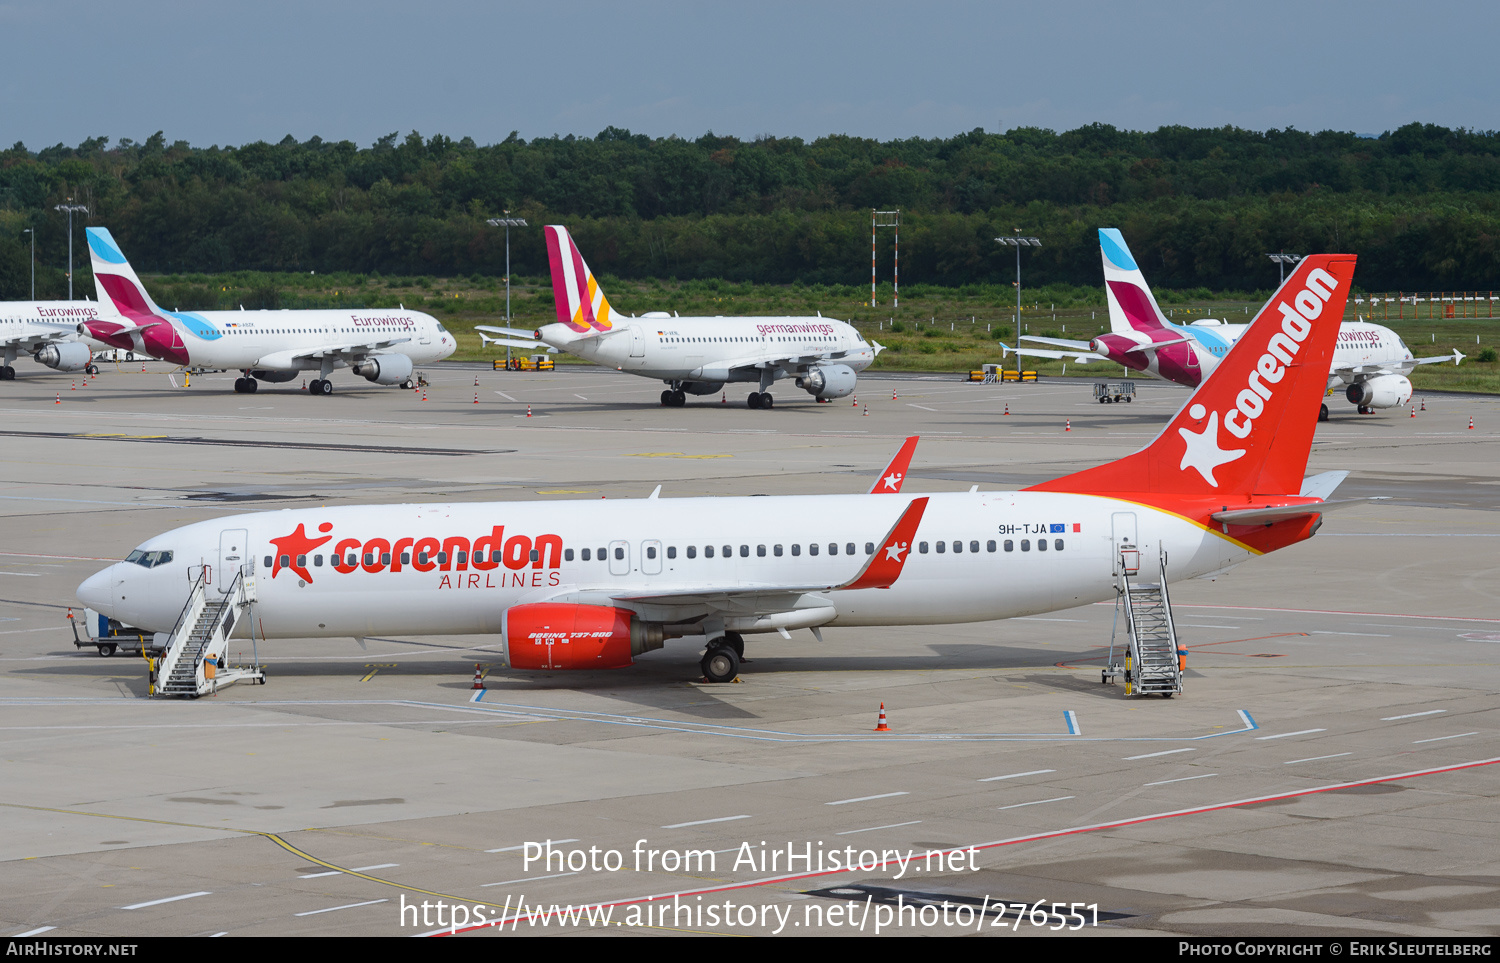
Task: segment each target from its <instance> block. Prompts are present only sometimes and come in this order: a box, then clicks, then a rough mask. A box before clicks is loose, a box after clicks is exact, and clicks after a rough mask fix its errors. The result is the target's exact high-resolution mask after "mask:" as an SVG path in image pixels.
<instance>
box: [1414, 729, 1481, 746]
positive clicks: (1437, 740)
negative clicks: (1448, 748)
mask: <svg viewBox="0 0 1500 963" xmlns="http://www.w3.org/2000/svg"><path fill="white" fill-rule="evenodd" d="M1477 735H1479V732H1478V730H1476V731H1474V732H1460V733H1459V734H1458V735H1456V736H1438V737H1437V738H1436V739H1418V740H1417V741H1416V742H1414V743H1412V745H1414V746H1420V745H1421V744H1422V743H1424V742H1442V741H1443V740H1444V739H1462V738H1463V737H1464V736H1477Z"/></svg>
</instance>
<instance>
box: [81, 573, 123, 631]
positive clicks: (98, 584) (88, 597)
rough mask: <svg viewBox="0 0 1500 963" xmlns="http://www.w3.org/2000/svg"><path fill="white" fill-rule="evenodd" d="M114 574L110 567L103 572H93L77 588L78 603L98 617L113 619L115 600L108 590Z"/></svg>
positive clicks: (112, 593)
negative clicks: (98, 615) (97, 614)
mask: <svg viewBox="0 0 1500 963" xmlns="http://www.w3.org/2000/svg"><path fill="white" fill-rule="evenodd" d="M114 572H115V569H114V566H113V565H111V566H110V567H109V568H107V569H105V570H104V571H102V572H95V573H94V574H93V575H90V576H89V577H88V578H86V579H84V580H83V584H82V585H80V586H78V593H77V594H78V601H80V602H82V603H83V604H84V605H87V606H88V607H89V608H91V609H93V610H94V611H95V612H98V613H99V614H100V615H106V616H109V617H110V618H114V614H115V605H114V603H115V599H114V592H113V591H112V590H111V589H110V584H111V583H112V582H113V581H114Z"/></svg>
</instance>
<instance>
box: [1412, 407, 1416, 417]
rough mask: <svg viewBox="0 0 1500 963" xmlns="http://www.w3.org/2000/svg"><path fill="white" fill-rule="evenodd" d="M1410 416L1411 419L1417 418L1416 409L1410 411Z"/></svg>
mask: <svg viewBox="0 0 1500 963" xmlns="http://www.w3.org/2000/svg"><path fill="white" fill-rule="evenodd" d="M1411 416H1412V417H1413V418H1415V417H1416V416H1417V409H1415V408H1413V409H1412V410H1411Z"/></svg>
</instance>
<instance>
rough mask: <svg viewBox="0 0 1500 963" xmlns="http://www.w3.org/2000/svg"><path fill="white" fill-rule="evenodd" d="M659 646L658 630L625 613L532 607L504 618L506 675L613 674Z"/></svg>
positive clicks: (542, 605)
mask: <svg viewBox="0 0 1500 963" xmlns="http://www.w3.org/2000/svg"><path fill="white" fill-rule="evenodd" d="M661 646H662V631H661V626H659V625H649V624H647V623H645V622H642V621H640V620H639V619H637V618H636V617H635V613H634V612H631V611H629V610H627V609H617V608H613V607H609V606H603V605H569V604H566V603H557V602H538V603H536V604H534V605H518V606H516V607H515V608H512V609H511V610H510V611H508V612H506V613H505V651H506V652H507V654H508V655H509V658H510V667H511V668H512V669H618V668H620V667H622V666H627V665H630V664H631V663H632V662H633V661H635V657H636V656H638V655H640V654H641V653H642V652H649V651H651V650H652V649H659V648H661Z"/></svg>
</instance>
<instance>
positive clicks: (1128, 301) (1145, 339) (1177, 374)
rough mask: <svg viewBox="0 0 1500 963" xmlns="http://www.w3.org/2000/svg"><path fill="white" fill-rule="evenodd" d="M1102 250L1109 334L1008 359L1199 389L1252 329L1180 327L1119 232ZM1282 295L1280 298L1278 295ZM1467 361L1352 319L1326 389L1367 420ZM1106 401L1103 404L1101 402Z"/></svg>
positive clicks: (1102, 236)
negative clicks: (1109, 370) (1105, 366)
mask: <svg viewBox="0 0 1500 963" xmlns="http://www.w3.org/2000/svg"><path fill="white" fill-rule="evenodd" d="M1099 250H1100V254H1101V256H1102V257H1103V260H1104V288H1105V294H1106V297H1107V299H1108V302H1109V327H1110V332H1109V333H1108V334H1101V335H1099V336H1098V337H1097V338H1094V339H1093V340H1092V341H1069V340H1067V339H1065V338H1046V337H1039V336H1030V335H1023V336H1022V338H1021V340H1023V341H1031V342H1035V343H1038V344H1047V345H1052V346H1053V347H1052V348H1051V349H1048V348H1019V349H1018V348H1011V347H1008V346H1007V345H1003V344H1002V345H1001V348H1002V349H1003V350H1004V351H1005V353H1006V354H1011V353H1014V354H1019V355H1021V356H1023V357H1039V358H1053V359H1067V360H1070V361H1076V362H1078V363H1080V364H1087V363H1088V362H1090V361H1113V362H1115V363H1116V364H1121V365H1124V366H1125V367H1126V368H1130V369H1131V370H1134V371H1141V372H1144V373H1146V374H1149V375H1151V376H1152V377H1155V378H1160V379H1161V380H1163V381H1170V382H1173V383H1174V384H1179V385H1186V386H1187V387H1189V388H1193V387H1197V385H1198V384H1199V382H1201V381H1202V380H1203V379H1204V378H1206V377H1208V375H1209V374H1210V373H1211V372H1212V371H1213V370H1214V368H1215V367H1216V366H1217V365H1218V364H1219V362H1220V361H1221V360H1222V359H1223V358H1224V357H1225V356H1226V355H1227V354H1228V353H1229V349H1230V348H1231V347H1232V346H1233V345H1234V343H1235V342H1236V341H1238V340H1239V338H1240V336H1241V335H1243V334H1244V332H1245V329H1246V328H1247V327H1248V325H1244V324H1228V323H1225V322H1223V321H1218V320H1214V319H1207V318H1206V319H1203V320H1200V321H1194V322H1193V323H1192V324H1187V325H1183V324H1173V323H1172V322H1171V321H1168V320H1167V317H1166V315H1165V314H1164V313H1162V310H1161V307H1160V306H1159V305H1158V304H1157V303H1156V297H1155V296H1154V295H1153V294H1152V293H1151V288H1150V286H1149V285H1147V284H1146V277H1145V275H1144V274H1143V273H1141V269H1140V268H1139V267H1138V266H1137V265H1136V262H1135V258H1133V257H1132V256H1131V254H1130V248H1129V246H1128V245H1126V243H1125V238H1124V236H1123V235H1121V234H1120V232H1119V231H1118V230H1116V229H1115V228H1112V227H1109V228H1100V230H1099ZM1278 293H1279V292H1278ZM1463 358H1464V355H1463V353H1462V352H1460V351H1457V350H1455V351H1454V352H1453V353H1452V354H1451V355H1440V356H1438V357H1435V358H1417V357H1415V356H1414V355H1413V354H1412V351H1411V349H1410V348H1408V347H1407V346H1406V344H1405V343H1404V342H1403V341H1402V340H1401V336H1400V335H1398V334H1396V332H1394V331H1392V330H1391V329H1390V328H1387V327H1384V326H1383V325H1379V324H1370V323H1368V322H1364V321H1346V322H1344V324H1343V325H1342V326H1341V328H1340V330H1339V338H1338V343H1337V345H1336V347H1335V348H1334V352H1333V360H1332V362H1331V364H1330V365H1329V373H1328V384H1327V389H1328V390H1329V391H1333V390H1335V389H1340V390H1342V391H1343V394H1344V397H1346V398H1348V399H1349V401H1350V403H1351V404H1354V405H1357V406H1358V408H1359V413H1360V414H1362V415H1363V414H1369V413H1370V412H1371V411H1372V410H1374V409H1376V408H1395V407H1398V406H1400V405H1404V404H1406V403H1407V402H1408V401H1409V400H1411V392H1412V386H1411V381H1410V379H1408V378H1407V377H1406V376H1407V375H1409V374H1411V372H1412V369H1413V368H1415V367H1417V366H1418V365H1424V364H1443V363H1446V362H1450V361H1451V362H1452V363H1454V364H1458V363H1459V362H1460V361H1462V360H1463ZM1101 400H1103V399H1101ZM1319 404H1320V409H1319V413H1318V420H1319V421H1326V420H1327V419H1328V405H1326V404H1323V403H1321V402H1320V403H1319Z"/></svg>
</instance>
